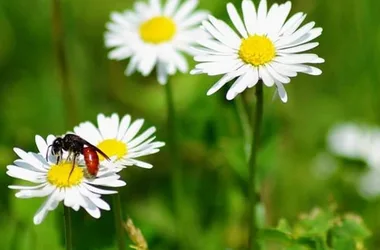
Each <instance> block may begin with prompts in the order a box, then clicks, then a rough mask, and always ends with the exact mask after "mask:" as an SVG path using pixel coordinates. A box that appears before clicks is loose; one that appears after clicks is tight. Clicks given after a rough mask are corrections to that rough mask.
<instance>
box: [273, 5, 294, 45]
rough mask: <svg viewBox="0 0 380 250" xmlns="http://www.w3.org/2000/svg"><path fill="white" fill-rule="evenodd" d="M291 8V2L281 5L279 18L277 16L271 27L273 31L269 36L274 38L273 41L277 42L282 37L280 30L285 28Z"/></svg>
mask: <svg viewBox="0 0 380 250" xmlns="http://www.w3.org/2000/svg"><path fill="white" fill-rule="evenodd" d="M291 8H292V3H291V2H290V1H288V2H286V3H285V4H282V5H280V8H279V12H278V14H277V16H275V21H274V22H273V24H272V25H271V30H270V31H268V36H269V37H272V39H273V40H276V39H277V38H278V37H279V36H280V34H281V33H280V30H281V28H282V27H283V25H284V23H285V20H286V18H287V16H288V15H289V12H290V9H291Z"/></svg>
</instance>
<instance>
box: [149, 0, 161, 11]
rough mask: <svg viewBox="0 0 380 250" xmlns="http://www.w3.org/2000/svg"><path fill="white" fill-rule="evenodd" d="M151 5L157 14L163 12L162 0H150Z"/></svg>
mask: <svg viewBox="0 0 380 250" xmlns="http://www.w3.org/2000/svg"><path fill="white" fill-rule="evenodd" d="M149 5H150V7H151V8H152V11H153V13H154V14H155V15H160V14H161V4H160V0H149Z"/></svg>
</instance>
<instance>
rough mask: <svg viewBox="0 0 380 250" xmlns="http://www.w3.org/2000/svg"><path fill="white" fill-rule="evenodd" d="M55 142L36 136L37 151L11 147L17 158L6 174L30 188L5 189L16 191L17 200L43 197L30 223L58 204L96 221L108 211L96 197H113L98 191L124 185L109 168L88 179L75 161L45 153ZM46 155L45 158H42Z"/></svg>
mask: <svg viewBox="0 0 380 250" xmlns="http://www.w3.org/2000/svg"><path fill="white" fill-rule="evenodd" d="M55 139H56V137H55V136H53V135H49V136H48V137H47V139H46V140H45V139H43V138H42V137H41V136H39V135H37V136H36V139H35V141H36V145H37V148H38V152H37V153H34V152H25V151H24V150H22V149H19V148H15V149H14V151H15V153H16V154H17V155H18V156H19V157H20V158H19V159H17V160H15V162H14V164H13V165H9V166H7V174H8V175H9V176H11V177H14V178H17V179H20V180H24V181H29V182H31V183H34V184H35V185H34V186H20V185H11V186H9V188H11V189H16V190H19V191H18V192H17V193H16V197H17V198H23V199H26V198H34V197H47V198H46V201H45V202H44V203H43V204H42V206H41V207H40V208H39V209H38V211H37V213H36V215H35V216H34V218H33V222H34V224H40V223H41V222H42V221H43V220H44V218H45V217H46V215H47V214H48V212H49V211H53V210H55V209H56V208H57V206H58V204H59V203H60V202H61V201H62V202H63V203H64V205H65V206H66V207H71V208H72V209H74V210H76V211H77V210H79V208H80V207H82V208H84V209H85V210H86V211H87V212H88V213H89V214H90V215H91V216H92V217H94V218H100V215H101V213H100V209H103V210H110V206H109V205H108V204H107V203H106V202H105V201H104V200H102V199H101V198H100V197H101V195H103V194H115V193H117V192H116V191H114V190H108V189H103V188H99V187H98V186H104V187H112V188H116V187H121V186H124V185H125V182H124V181H122V180H120V176H119V175H118V174H116V173H115V171H111V170H109V168H101V169H100V171H99V172H98V173H97V176H96V177H95V178H88V177H87V176H86V174H85V173H86V172H85V170H84V167H81V163H83V162H80V161H78V162H77V163H74V164H73V162H72V161H69V160H64V159H67V157H68V155H67V152H63V153H62V155H61V156H62V157H61V159H58V161H57V157H56V156H55V155H53V154H47V152H48V151H49V149H48V147H49V145H52V143H53V141H54V140H55ZM46 155H47V157H46Z"/></svg>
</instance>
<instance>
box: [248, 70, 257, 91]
mask: <svg viewBox="0 0 380 250" xmlns="http://www.w3.org/2000/svg"><path fill="white" fill-rule="evenodd" d="M258 81H259V71H258V69H257V68H256V67H252V79H251V81H250V82H249V83H248V88H252V87H253V86H255V85H256V83H257V82H258Z"/></svg>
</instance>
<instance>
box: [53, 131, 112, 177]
mask: <svg viewBox="0 0 380 250" xmlns="http://www.w3.org/2000/svg"><path fill="white" fill-rule="evenodd" d="M49 148H51V150H50V153H51V154H52V155H54V156H56V157H57V164H58V163H59V162H60V161H61V160H62V154H63V150H65V151H68V152H69V155H68V156H67V159H66V160H68V159H70V156H71V155H73V167H72V170H71V172H70V174H69V178H70V176H71V174H72V171H73V170H74V166H75V162H76V160H77V159H78V157H79V155H80V154H82V155H83V157H84V161H85V163H86V167H87V172H88V174H89V175H90V176H91V177H95V176H96V175H97V173H98V171H99V156H98V153H99V154H101V155H102V156H103V157H104V158H105V159H107V160H110V158H109V157H108V156H107V155H106V154H105V153H104V152H103V151H102V150H100V149H99V148H97V147H96V146H94V145H92V144H91V143H89V142H88V141H86V140H85V139H83V138H81V137H79V136H77V135H74V134H66V135H65V136H64V137H57V138H56V139H55V140H54V141H53V143H52V144H51V145H50V146H49V147H48V150H47V152H46V160H47V158H48V154H49Z"/></svg>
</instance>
